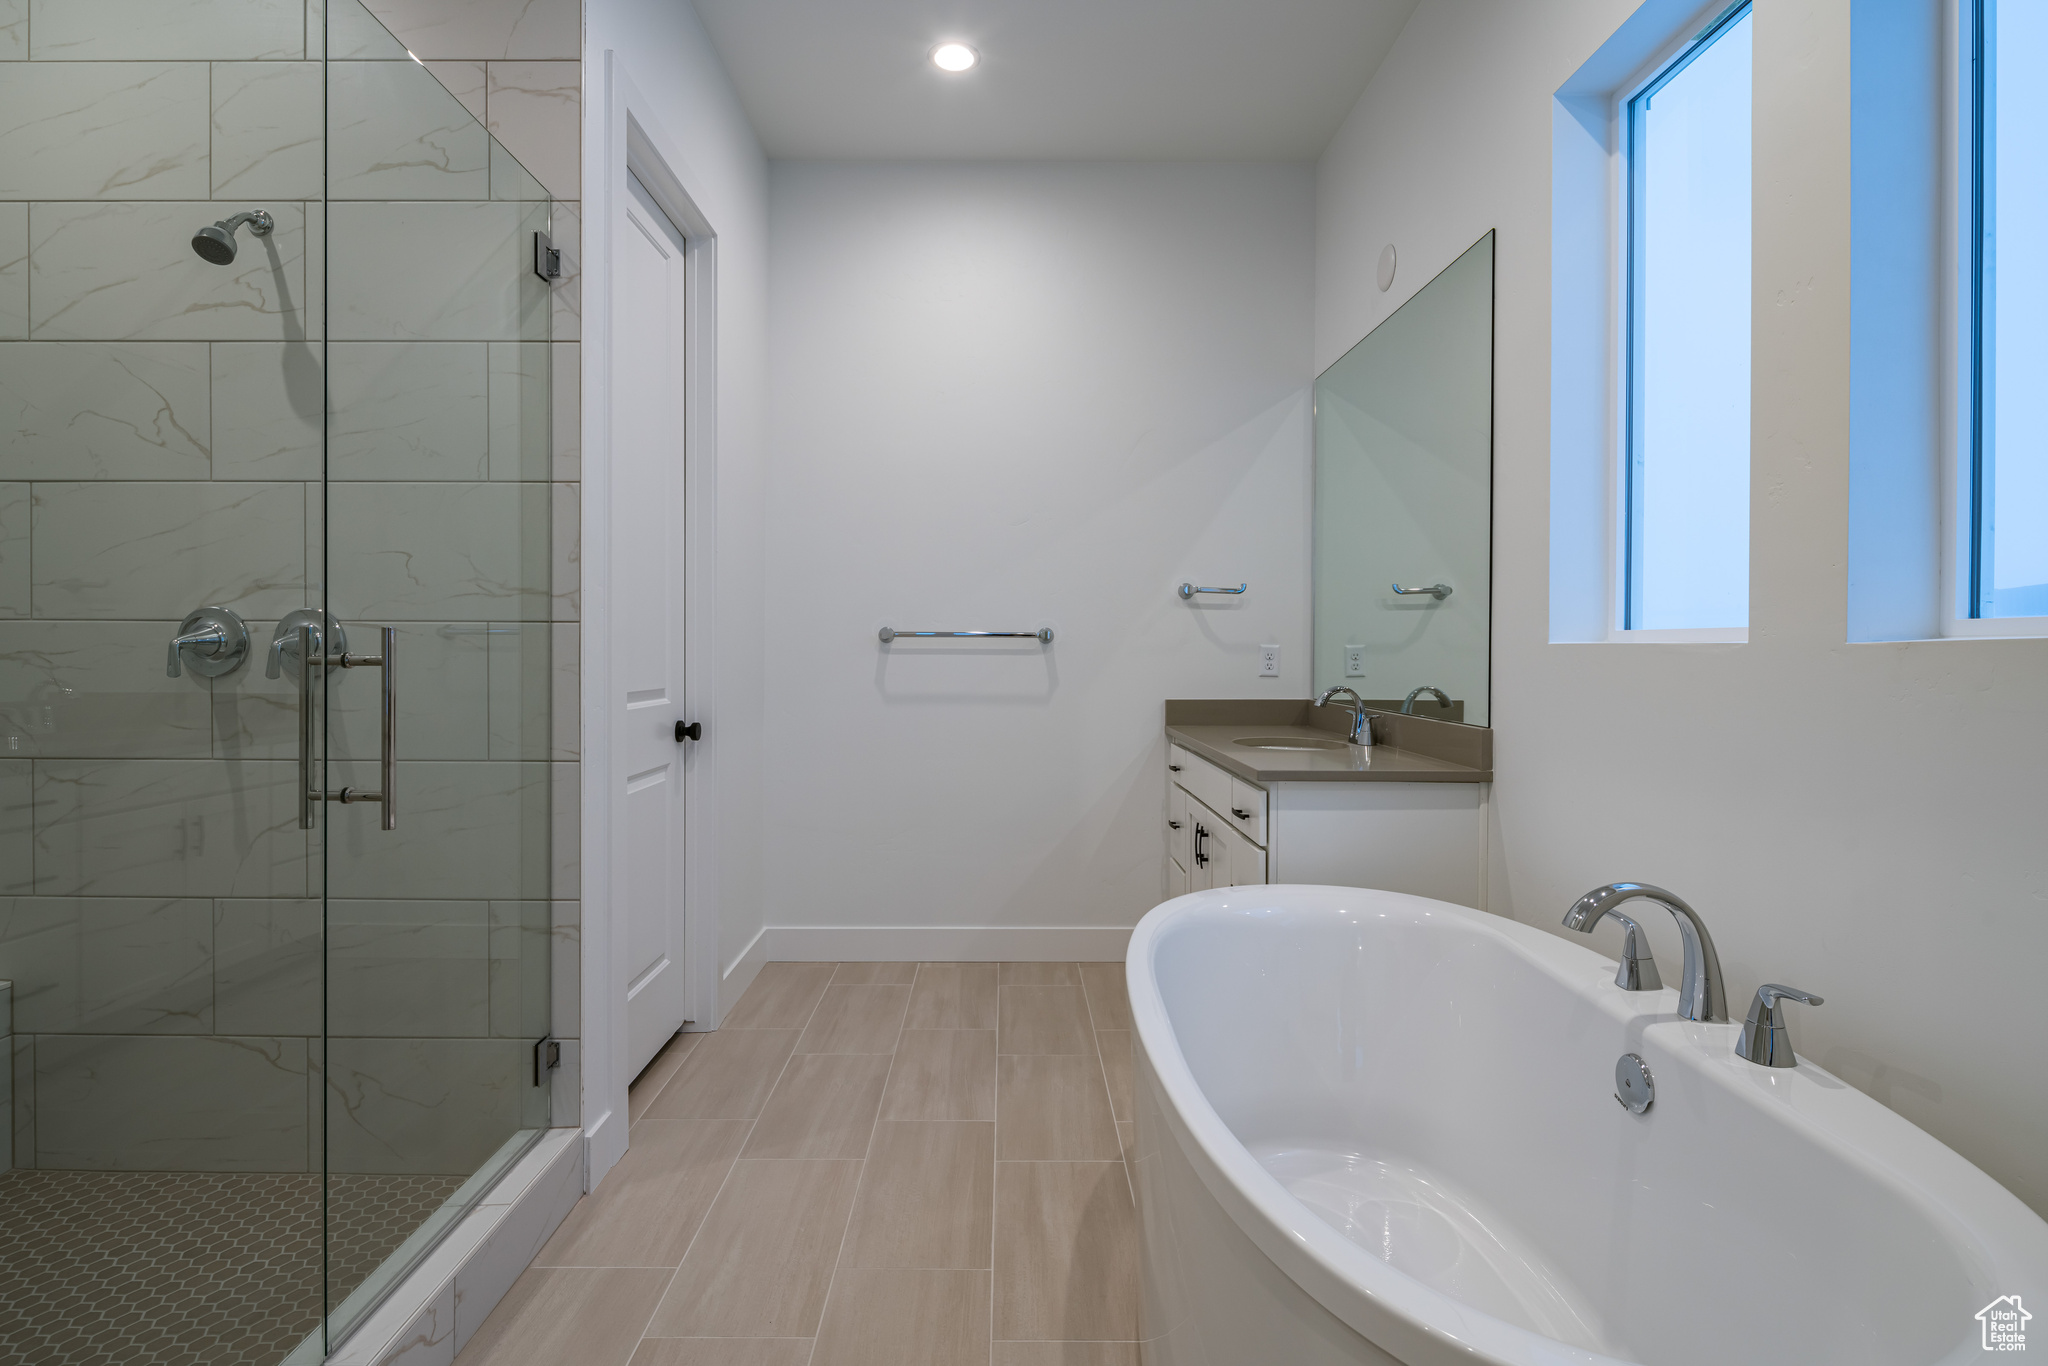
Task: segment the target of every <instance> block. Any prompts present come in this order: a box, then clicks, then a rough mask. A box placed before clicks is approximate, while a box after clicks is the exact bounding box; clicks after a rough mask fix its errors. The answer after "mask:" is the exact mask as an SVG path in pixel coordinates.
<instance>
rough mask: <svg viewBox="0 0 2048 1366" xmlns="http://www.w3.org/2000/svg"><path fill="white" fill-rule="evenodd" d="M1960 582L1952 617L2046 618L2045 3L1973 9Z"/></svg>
mask: <svg viewBox="0 0 2048 1366" xmlns="http://www.w3.org/2000/svg"><path fill="white" fill-rule="evenodd" d="M1976 11H1977V16H1976V18H1977V21H1976V24H1975V25H1974V30H1975V36H1974V41H1973V43H1972V52H1971V57H1972V66H1973V67H1974V68H1975V81H1974V83H1973V84H1974V86H1975V99H1974V109H1973V111H1972V119H1971V124H1972V134H1973V136H1972V138H1971V142H1972V146H1973V150H1972V161H1973V162H1974V163H1975V164H1974V166H1973V167H1972V170H1973V172H1974V174H1973V175H1972V176H1971V178H1970V179H1971V183H1972V187H1973V190H1974V193H1973V194H1972V196H1971V206H1970V207H1971V213H1972V217H1973V218H1974V219H1975V227H1976V231H1975V233H1974V234H1973V236H1972V240H1973V242H1974V255H1973V259H1972V262H1971V265H1972V267H1973V270H1972V277H1973V278H1972V281H1971V314H1972V323H1973V326H1972V329H1971V343H1972V345H1971V352H1972V354H1971V360H1972V362H1973V363H1972V365H1971V367H1970V369H1971V371H1972V378H1973V381H1974V382H1973V384H1972V386H1971V387H1972V402H1971V411H1970V445H1971V447H1972V450H1971V452H1970V459H1969V461H1968V462H1967V468H1966V469H1965V471H1964V474H1965V478H1966V487H1965V488H1964V489H1963V490H1962V494H1963V496H1962V499H1961V500H1960V501H1961V503H1962V504H1963V506H1964V507H1965V508H1966V510H1967V517H1968V527H1967V531H1968V534H1969V537H1970V546H1969V554H1968V575H1967V578H1968V582H1967V583H1966V584H1958V588H1959V589H1960V590H1961V592H1960V593H1959V595H1958V596H1959V597H1961V598H1962V599H1963V601H1962V602H1961V603H1960V604H1959V611H1958V615H1960V616H1967V617H1973V618H1984V617H2048V227H2044V224H2048V81H2043V79H2042V72H2043V69H2044V68H2043V62H2044V61H2048V5H2044V4H2043V3H2041V0H2006V3H2003V4H2001V3H1999V0H1977V4H1976Z"/></svg>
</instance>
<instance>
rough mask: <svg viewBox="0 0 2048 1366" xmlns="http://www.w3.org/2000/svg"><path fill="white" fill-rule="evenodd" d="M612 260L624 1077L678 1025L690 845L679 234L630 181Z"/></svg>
mask: <svg viewBox="0 0 2048 1366" xmlns="http://www.w3.org/2000/svg"><path fill="white" fill-rule="evenodd" d="M628 186H629V189H630V193H629V196H628V198H627V200H626V202H625V203H624V204H623V205H621V206H619V207H620V212H619V213H618V214H617V215H616V216H615V218H614V222H615V223H617V224H618V235H617V241H616V242H615V244H614V248H613V250H614V253H615V255H614V258H613V277H612V278H613V282H614V283H613V288H614V293H613V298H612V300H611V305H612V309H611V316H612V319H613V326H614V328H615V329H616V331H615V333H614V336H613V343H612V384H611V405H612V413H611V419H612V423H611V426H612V431H611V435H612V440H611V453H612V463H611V502H612V505H611V509H610V511H611V529H612V535H611V546H610V547H609V554H610V557H611V583H612V604H613V607H612V617H611V632H610V634H611V652H612V659H611V679H612V688H613V695H612V706H613V712H612V724H611V743H612V746H613V749H612V772H613V773H614V774H615V775H618V779H617V780H618V781H620V782H622V783H623V785H624V791H623V792H622V793H616V794H615V796H614V802H613V808H612V809H613V812H614V818H615V819H618V820H620V821H621V822H622V825H621V827H620V829H619V832H618V833H619V834H620V835H621V836H622V839H623V845H624V848H623V851H622V856H621V858H622V861H621V863H620V865H618V866H617V867H616V870H615V873H614V881H613V895H614V898H615V902H614V904H615V908H616V912H617V920H616V922H615V923H617V924H619V925H620V926H621V927H622V928H623V929H624V932H625V937H626V954H627V965H626V1054H627V1056H626V1075H627V1076H628V1077H631V1076H635V1075H637V1074H638V1073H639V1071H640V1069H641V1068H643V1067H645V1066H646V1065H647V1062H648V1060H649V1059H650V1058H652V1057H653V1056H654V1055H655V1054H656V1053H657V1052H659V1051H660V1049H661V1046H662V1045H663V1044H664V1043H666V1042H667V1041H668V1040H669V1038H670V1037H671V1036H672V1035H673V1034H674V1033H675V1032H676V1031H677V1030H678V1029H680V1028H682V1025H683V1013H684V1009H685V1006H686V1004H687V995H686V991H685V982H686V980H687V972H686V970H685V966H684V946H685V944H686V943H687V942H688V940H687V937H686V934H685V918H684V911H685V897H684V888H685V886H686V885H687V884H686V881H685V877H684V859H685V857H686V846H685V841H684V820H683V817H684V785H683V781H682V772H683V767H684V765H685V764H686V763H687V762H688V761H689V750H690V748H691V744H690V742H687V741H683V740H680V739H678V738H677V733H676V727H677V725H678V723H680V722H682V721H685V720H687V719H690V718H687V717H686V716H685V715H684V710H685V708H686V706H687V700H686V699H685V697H684V695H683V692H684V690H683V677H684V675H683V664H684V659H683V649H684V640H685V635H684V630H683V604H684V602H685V595H684V582H683V573H684V565H685V563H686V559H685V556H684V553H683V552H684V528H685V527H686V526H687V525H688V523H687V520H686V518H685V515H684V513H685V508H684V496H685V487H686V481H685V479H684V463H683V462H684V430H685V429H684V411H683V404H684V376H685V366H686V363H687V345H686V341H687V337H686V330H685V329H686V323H687V318H688V314H687V312H686V298H685V287H684V286H685V270H686V255H687V251H686V247H685V245H684V240H683V234H682V233H681V232H680V231H679V230H677V228H676V226H675V224H674V223H673V222H671V221H670V220H669V217H668V215H667V214H665V213H663V212H662V211H661V209H660V208H659V207H658V206H657V205H656V204H655V202H654V200H653V198H652V197H651V196H650V195H649V194H648V193H647V189H646V187H645V186H643V185H642V184H641V183H640V181H639V179H638V178H637V177H628Z"/></svg>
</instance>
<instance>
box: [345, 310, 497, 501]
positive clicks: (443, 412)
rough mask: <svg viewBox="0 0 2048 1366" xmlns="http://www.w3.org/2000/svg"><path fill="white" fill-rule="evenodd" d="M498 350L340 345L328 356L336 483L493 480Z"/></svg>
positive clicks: (464, 345) (455, 345)
mask: <svg viewBox="0 0 2048 1366" xmlns="http://www.w3.org/2000/svg"><path fill="white" fill-rule="evenodd" d="M489 352H490V347H489V346H488V345H486V344H485V343H483V342H340V343H337V344H336V345H334V346H333V347H331V348H330V349H329V351H328V379H327V386H328V387H327V391H328V412H329V417H328V443H327V471H328V477H329V478H332V479H338V480H365V479H379V480H392V479H399V480H421V479H471V480H476V479H488V478H490V477H491V459H490V438H491V425H492V424H491V403H490V374H489V371H490V358H489Z"/></svg>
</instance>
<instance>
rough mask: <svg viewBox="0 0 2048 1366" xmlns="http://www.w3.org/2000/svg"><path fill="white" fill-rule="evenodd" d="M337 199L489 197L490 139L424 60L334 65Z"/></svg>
mask: <svg viewBox="0 0 2048 1366" xmlns="http://www.w3.org/2000/svg"><path fill="white" fill-rule="evenodd" d="M327 128H328V180H327V193H328V197H329V198H330V199H488V198H489V197H490V172H491V154H490V139H489V137H488V136H487V135H486V134H485V132H484V130H483V127H482V125H481V124H479V123H478V122H477V121H476V119H474V118H473V117H471V115H470V113H469V111H468V110H467V109H464V108H463V107H462V102H461V101H460V100H458V99H456V98H455V96H453V95H451V94H449V93H448V90H447V88H446V87H445V86H443V85H442V84H441V83H440V82H439V81H437V80H435V79H434V77H433V74H432V73H431V72H429V71H428V70H427V69H426V68H425V67H423V66H421V65H420V64H419V63H418V62H415V61H410V60H404V59H401V60H399V61H393V62H335V63H332V64H331V65H329V67H328V68H327Z"/></svg>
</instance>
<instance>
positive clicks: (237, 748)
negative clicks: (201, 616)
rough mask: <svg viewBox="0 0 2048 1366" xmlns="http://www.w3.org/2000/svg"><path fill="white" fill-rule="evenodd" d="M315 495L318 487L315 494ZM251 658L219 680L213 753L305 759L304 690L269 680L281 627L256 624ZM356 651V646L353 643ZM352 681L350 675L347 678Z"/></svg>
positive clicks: (291, 682) (284, 677)
mask: <svg viewBox="0 0 2048 1366" xmlns="http://www.w3.org/2000/svg"><path fill="white" fill-rule="evenodd" d="M312 492H313V494H314V495H315V496H317V495H318V492H319V490H318V488H317V487H315V488H313V489H312ZM247 625H248V627H249V659H248V662H247V663H245V664H243V666H242V667H241V668H239V669H237V670H235V671H234V672H233V673H231V674H222V675H221V676H220V677H219V678H216V679H214V680H213V687H212V692H211V699H212V740H213V743H212V748H211V750H210V751H209V752H210V753H211V754H212V756H213V757H214V758H216V759H226V760H238V759H289V760H291V761H293V762H295V763H296V762H297V760H298V756H299V685H298V681H297V680H296V679H294V678H293V677H292V676H291V675H290V674H289V673H286V672H285V671H284V670H283V669H282V667H280V669H279V671H278V676H277V677H276V678H271V677H269V676H268V674H269V668H270V649H271V640H272V637H274V636H275V635H276V634H277V623H276V622H275V621H265V620H261V619H251V620H249V621H248V623H247ZM350 644H351V646H353V645H354V642H353V641H351V642H350ZM343 677H346V675H343Z"/></svg>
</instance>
